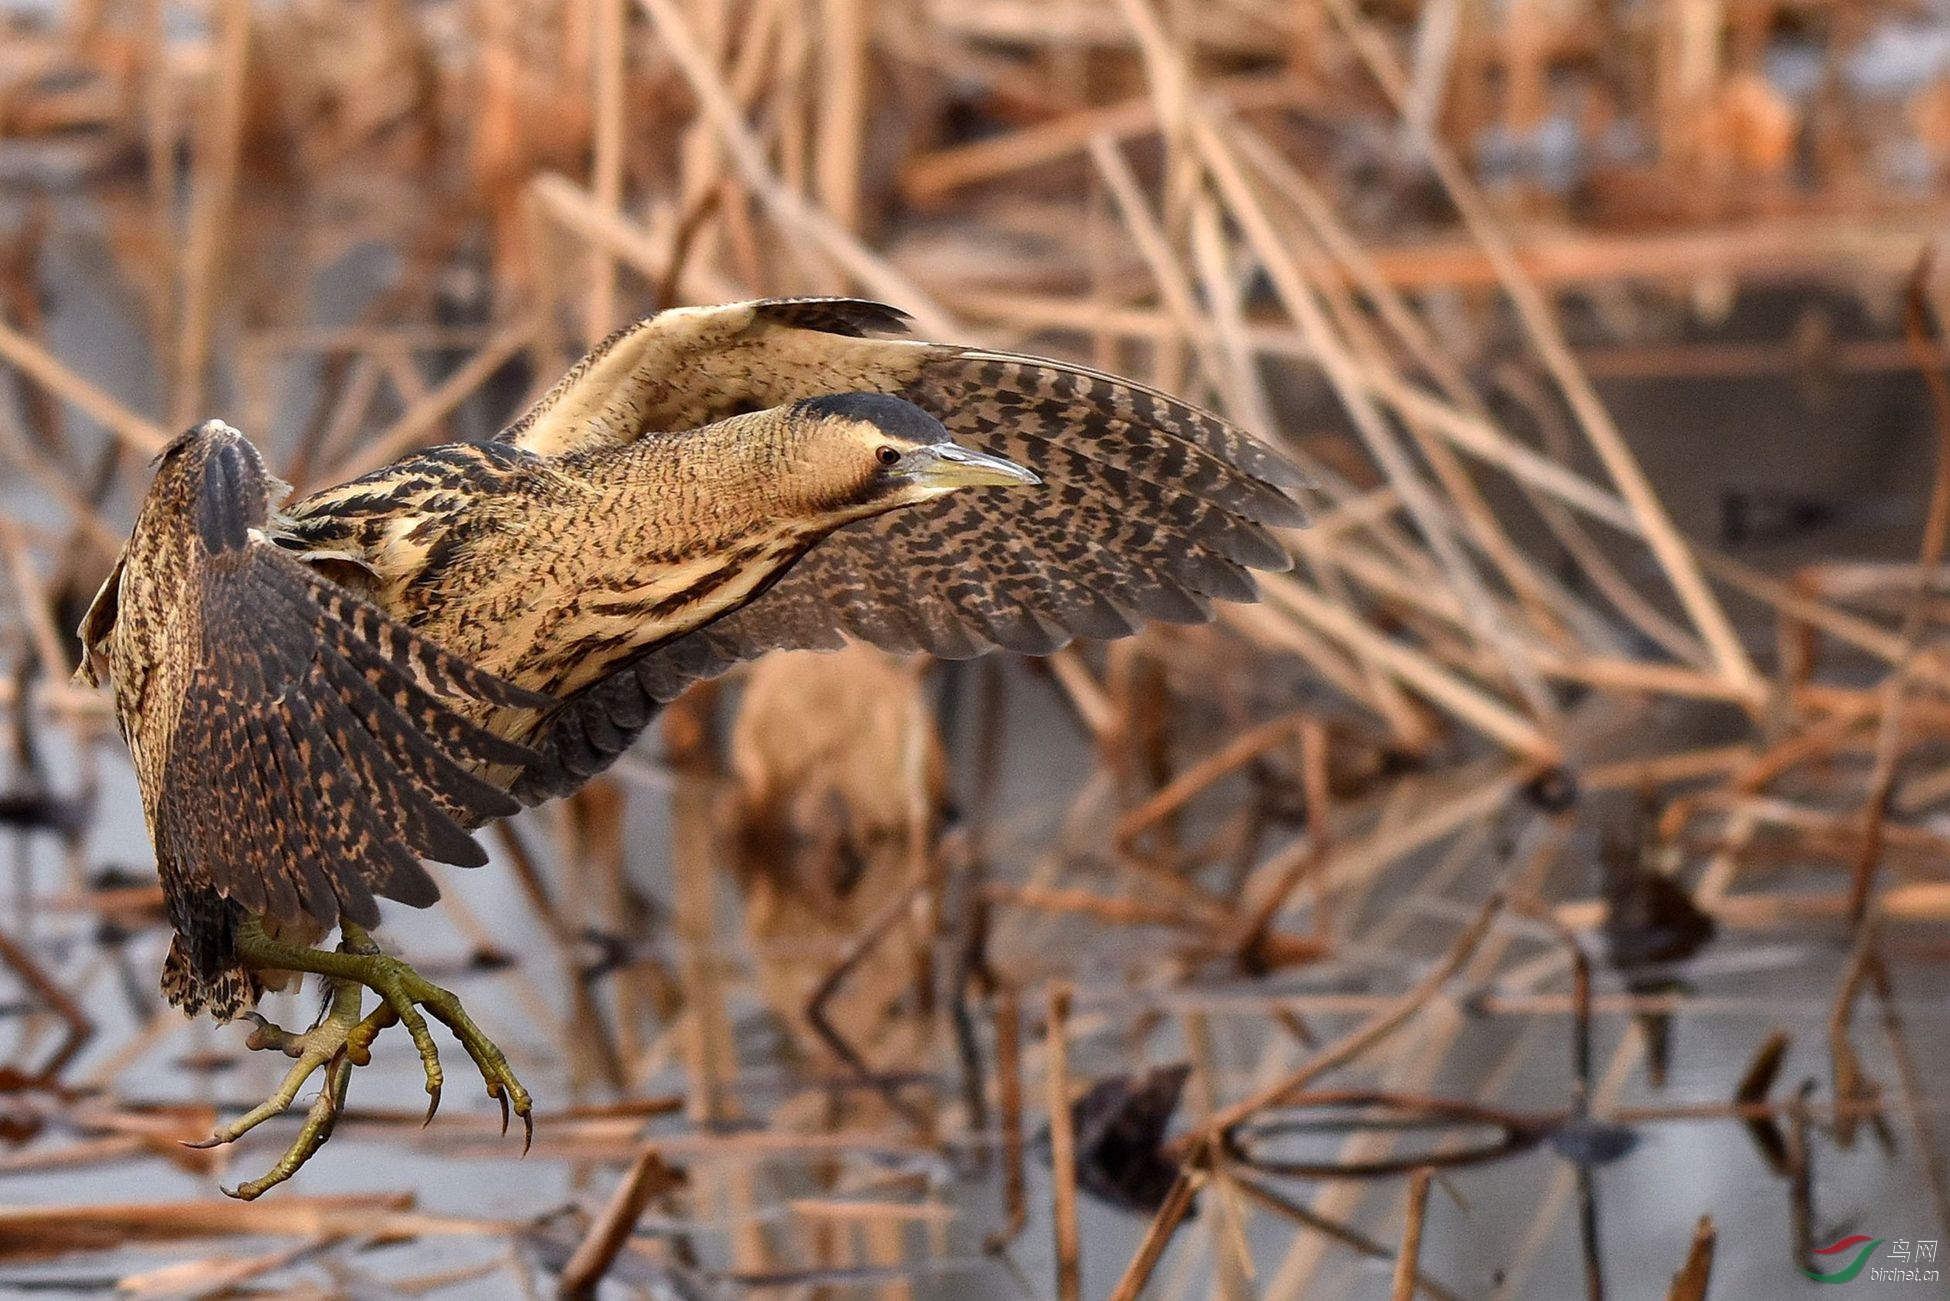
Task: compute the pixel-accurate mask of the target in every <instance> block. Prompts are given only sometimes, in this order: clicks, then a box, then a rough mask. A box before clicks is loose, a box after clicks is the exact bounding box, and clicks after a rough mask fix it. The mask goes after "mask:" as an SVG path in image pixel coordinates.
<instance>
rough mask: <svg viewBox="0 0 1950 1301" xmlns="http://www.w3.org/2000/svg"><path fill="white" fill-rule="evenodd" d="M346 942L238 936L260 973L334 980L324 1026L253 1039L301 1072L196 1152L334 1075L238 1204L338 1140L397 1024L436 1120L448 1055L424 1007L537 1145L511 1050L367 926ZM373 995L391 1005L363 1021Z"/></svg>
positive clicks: (230, 1138)
mask: <svg viewBox="0 0 1950 1301" xmlns="http://www.w3.org/2000/svg"><path fill="white" fill-rule="evenodd" d="M340 934H341V938H340V942H339V947H338V951H337V952H335V953H334V952H328V951H325V950H323V949H309V948H304V947H302V946H299V945H296V944H287V943H285V942H283V941H281V940H274V939H272V938H270V937H269V936H268V935H266V934H264V930H263V928H262V926H260V925H259V924H258V922H257V921H255V920H251V921H248V922H246V923H245V924H244V925H243V926H242V927H240V928H239V930H238V933H237V952H238V955H239V956H240V957H241V958H242V959H243V960H244V962H245V963H246V964H248V965H249V966H251V967H254V968H257V969H260V970H278V971H301V972H310V973H314V974H317V975H321V976H324V977H325V978H326V979H327V980H328V981H329V982H330V983H331V986H332V998H331V1003H330V1006H329V1008H328V1010H327V1012H326V1014H325V1016H324V1018H323V1019H321V1020H320V1022H319V1023H318V1024H317V1025H316V1026H313V1027H312V1028H311V1029H310V1030H307V1031H305V1032H304V1033H303V1034H292V1033H290V1032H289V1031H286V1030H281V1029H279V1028H278V1027H277V1026H274V1025H272V1024H271V1023H270V1022H268V1021H265V1020H264V1019H263V1018H261V1017H260V1018H258V1028H257V1029H256V1030H255V1031H253V1032H252V1034H251V1037H250V1047H252V1048H277V1049H280V1050H282V1051H283V1052H285V1053H286V1054H287V1055H289V1056H292V1057H296V1058H297V1059H298V1061H297V1064H296V1065H294V1066H293V1067H292V1068H291V1070H290V1072H289V1073H288V1074H287V1075H286V1076H285V1078H284V1081H283V1083H281V1084H280V1085H279V1086H278V1088H277V1090H276V1091H275V1092H274V1093H273V1094H272V1095H271V1096H270V1097H269V1098H267V1099H265V1101H264V1102H263V1103H262V1104H261V1105H259V1106H257V1107H255V1108H253V1109H252V1110H251V1111H250V1112H248V1113H246V1114H245V1115H243V1116H240V1117H239V1118H238V1119H237V1120H235V1121H233V1122H232V1123H230V1124H228V1125H225V1126H224V1127H222V1128H221V1129H219V1130H218V1131H217V1132H216V1133H215V1134H213V1135H211V1136H210V1138H208V1139H206V1140H204V1141H203V1142H201V1143H195V1144H192V1145H191V1146H194V1147H215V1146H217V1145H219V1144H223V1143H231V1142H235V1141H236V1140H237V1139H238V1138H240V1137H242V1136H243V1135H244V1134H246V1133H248V1132H250V1131H251V1130H252V1129H255V1128H256V1127H257V1126H259V1125H261V1124H263V1123H264V1122H265V1121H266V1120H269V1119H270V1118H271V1117H273V1116H276V1115H279V1114H281V1113H283V1112H284V1111H285V1110H287V1109H288V1108H289V1107H290V1106H291V1104H292V1102H293V1101H294V1100H295V1099H296V1098H297V1096H298V1090H299V1089H300V1088H302V1087H303V1085H304V1082H305V1081H306V1080H307V1079H309V1078H310V1077H311V1076H312V1075H313V1074H314V1073H316V1072H317V1071H318V1070H319V1069H321V1068H325V1069H326V1072H327V1074H326V1087H325V1090H324V1092H323V1093H321V1094H320V1096H319V1099H318V1102H317V1103H315V1104H314V1105H313V1107H312V1109H311V1114H310V1115H309V1116H308V1117H307V1118H306V1120H305V1124H304V1126H303V1127H302V1128H301V1129H300V1130H299V1132H298V1137H297V1139H296V1140H295V1141H294V1142H293V1143H292V1145H291V1147H290V1148H289V1149H288V1150H287V1151H286V1152H285V1154H284V1156H283V1157H282V1158H281V1159H280V1160H279V1161H278V1164H277V1165H276V1166H275V1167H273V1168H272V1170H271V1172H270V1173H269V1174H267V1175H266V1176H265V1177H264V1178H262V1179H257V1180H252V1181H251V1182H250V1183H247V1184H244V1185H242V1186H241V1187H239V1188H238V1189H237V1190H236V1191H235V1192H234V1193H233V1194H232V1196H235V1197H240V1198H243V1199H244V1200H246V1201H248V1200H249V1199H251V1198H253V1197H256V1196H258V1195H259V1194H261V1193H262V1192H264V1191H265V1190H266V1189H267V1188H271V1187H274V1186H276V1185H277V1184H280V1183H283V1182H284V1181H285V1180H286V1179H289V1178H290V1177H291V1176H292V1175H293V1174H294V1173H296V1172H297V1170H298V1168H299V1167H300V1166H302V1165H303V1164H304V1163H305V1162H306V1161H307V1160H309V1159H310V1158H311V1156H312V1154H313V1153H315V1152H316V1151H317V1150H318V1149H319V1148H320V1147H322V1146H323V1145H324V1143H325V1140H326V1139H327V1138H329V1137H330V1136H331V1131H332V1127H333V1125H334V1124H336V1123H337V1120H338V1113H339V1110H340V1109H341V1106H342V1104H343V1101H344V1097H345V1090H346V1087H347V1085H348V1084H349V1082H350V1079H351V1073H352V1068H353V1067H355V1066H364V1065H365V1064H366V1063H367V1062H369V1061H370V1060H371V1059H372V1051H371V1050H372V1041H373V1039H374V1038H376V1037H377V1036H378V1034H379V1032H380V1031H381V1030H384V1029H385V1028H386V1027H387V1026H390V1025H393V1024H395V1023H401V1024H404V1025H405V1026H406V1032H407V1034H409V1035H410V1036H412V1039H413V1043H414V1046H415V1047H416V1048H418V1049H419V1051H420V1060H421V1062H422V1064H423V1066H424V1068H425V1071H426V1081H427V1119H428V1120H429V1121H431V1120H432V1119H433V1114H434V1112H435V1110H436V1109H438V1107H439V1106H440V1088H441V1084H442V1080H443V1076H442V1073H441V1069H440V1054H439V1052H438V1050H437V1049H435V1047H434V1044H433V1036H432V1034H431V1033H429V1031H428V1029H427V1023H426V1018H424V1017H422V1016H421V1015H420V1012H419V1008H421V1007H424V1008H426V1009H427V1011H428V1012H430V1013H432V1015H433V1017H434V1019H435V1020H437V1021H440V1022H441V1023H442V1024H444V1025H446V1026H447V1027H448V1028H449V1029H451V1030H452V1031H453V1032H454V1036H455V1038H457V1039H459V1040H460V1042H461V1046H462V1047H463V1048H465V1049H466V1050H467V1055H468V1056H469V1057H471V1058H473V1059H474V1064H475V1065H476V1066H477V1067H479V1068H480V1072H481V1077H482V1079H483V1080H485V1081H486V1084H487V1092H488V1096H489V1097H491V1098H494V1099H495V1100H496V1101H498V1102H500V1104H501V1130H502V1132H503V1133H506V1132H507V1129H508V1118H509V1113H510V1111H511V1110H512V1111H513V1113H514V1114H515V1115H518V1116H520V1117H521V1119H522V1125H523V1127H524V1138H523V1142H522V1152H523V1153H524V1154H526V1153H527V1151H528V1144H529V1143H530V1142H532V1141H533V1139H534V1135H535V1122H534V1119H533V1116H532V1115H531V1107H532V1104H531V1102H530V1100H529V1097H528V1090H526V1089H524V1088H523V1087H522V1086H521V1081H520V1080H518V1079H516V1078H515V1073H514V1070H513V1069H512V1068H511V1067H510V1066H509V1065H508V1059H507V1058H506V1057H505V1056H503V1055H502V1052H501V1050H500V1049H499V1048H498V1047H496V1046H495V1044H494V1042H493V1041H492V1040H491V1039H489V1038H488V1037H487V1036H486V1035H485V1034H483V1033H481V1029H480V1027H479V1026H477V1025H475V1024H474V1021H473V1018H471V1017H469V1016H468V1015H467V1013H466V1011H465V1010H463V1009H462V1007H461V1005H460V1000H459V999H458V998H456V997H455V996H454V995H453V994H452V993H450V992H448V991H447V990H444V989H441V988H440V987H439V986H437V985H435V984H433V983H432V982H431V981H429V980H427V979H426V978H425V977H423V976H421V975H420V974H419V973H418V972H416V971H414V970H413V968H412V967H410V966H408V965H407V964H406V963H405V962H403V961H402V960H400V959H399V958H394V957H389V956H387V955H385V954H383V953H381V952H379V948H378V946H377V945H375V944H374V943H373V942H372V937H371V936H370V935H368V934H367V933H366V931H365V930H364V929H363V928H361V927H359V926H355V925H353V924H352V923H350V922H347V923H345V924H344V925H343V926H342V927H341V928H340ZM366 989H371V990H372V991H373V992H375V993H377V994H378V995H379V997H380V999H381V1002H380V1005H379V1006H378V1007H377V1008H375V1009H374V1010H373V1012H372V1013H371V1015H369V1016H366V1017H365V1018H364V1019H361V1018H360V1015H359V1013H360V1009H361V1005H362V1002H363V998H364V991H365V990H366Z"/></svg>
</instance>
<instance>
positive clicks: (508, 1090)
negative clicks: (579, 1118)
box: [341, 924, 535, 1156]
mask: <svg viewBox="0 0 1950 1301" xmlns="http://www.w3.org/2000/svg"><path fill="white" fill-rule="evenodd" d="M345 931H346V935H347V939H346V944H345V945H342V946H341V948H344V949H346V950H347V954H346V956H348V957H350V958H352V959H353V960H354V961H355V962H356V963H358V964H359V965H358V967H357V969H356V970H355V971H349V973H348V974H350V975H351V978H352V979H354V980H356V981H358V982H359V983H360V984H362V985H364V986H366V987H367V988H368V989H370V990H372V991H373V992H374V993H376V994H378V995H379V997H380V998H381V999H382V1000H383V1001H382V1002H381V1004H380V1006H379V1007H378V1008H377V1009H376V1010H375V1011H374V1012H373V1014H372V1015H371V1016H370V1017H368V1018H367V1020H369V1021H372V1022H375V1023H377V1027H378V1029H384V1028H385V1027H386V1026H389V1025H391V1024H393V1023H394V1022H395V1021H397V1022H399V1023H400V1024H402V1025H404V1026H405V1027H406V1033H407V1034H409V1035H411V1036H412V1038H413V1046H414V1047H415V1048H418V1049H419V1050H420V1061H421V1063H422V1064H423V1065H424V1067H425V1069H426V1077H427V1120H428V1121H431V1120H432V1119H433V1113H434V1112H435V1111H437V1110H439V1108H440V1086H441V1083H442V1081H443V1079H444V1077H443V1075H442V1073H441V1069H440V1054H439V1052H438V1051H437V1050H436V1049H435V1048H434V1046H433V1035H432V1034H430V1033H429V1032H428V1030H427V1022H426V1018H425V1017H423V1016H421V1015H420V1008H422V1007H424V1008H425V1009H426V1010H427V1012H428V1013H429V1014H430V1015H431V1016H432V1017H433V1019H434V1020H436V1021H438V1022H440V1023H441V1024H442V1025H444V1026H446V1027H447V1028H448V1029H449V1030H452V1031H453V1032H454V1038H456V1039H458V1040H460V1046H461V1047H462V1048H465V1049H466V1050H467V1055H468V1056H469V1057H471V1058H473V1059H474V1065H475V1066H476V1067H477V1068H478V1069H479V1070H480V1072H481V1079H482V1080H483V1081H484V1082H485V1083H486V1084H487V1094H488V1096H489V1097H490V1098H493V1099H494V1100H495V1101H496V1102H499V1103H500V1104H501V1132H502V1133H504V1134H505V1133H507V1132H508V1118H509V1114H510V1112H512V1113H513V1114H514V1115H517V1116H520V1117H521V1124H522V1143H521V1151H522V1155H524V1156H526V1155H527V1154H528V1147H529V1144H531V1143H533V1142H534V1141H535V1117H534V1115H533V1103H532V1102H531V1101H530V1099H529V1097H528V1090H527V1089H525V1088H523V1087H522V1086H521V1081H520V1080H518V1079H516V1078H515V1072H514V1068H513V1067H512V1066H510V1065H508V1059H507V1057H506V1056H505V1055H504V1054H503V1053H502V1051H501V1049H500V1048H498V1047H496V1046H495V1043H494V1041H493V1040H492V1039H490V1038H488V1037H487V1036H486V1035H485V1034H483V1033H481V1027H479V1026H477V1025H475V1024H474V1018H472V1017H470V1016H469V1015H467V1010H466V1009H465V1008H463V1007H462V1006H461V1005H460V999H458V998H457V997H455V996H454V994H453V993H452V992H451V991H449V990H445V989H442V988H441V987H440V986H438V985H436V984H434V983H433V982H432V981H430V980H428V979H427V978H426V977H425V976H422V975H421V974H420V973H419V972H417V971H415V970H413V968H412V967H411V966H409V965H408V964H407V963H406V962H405V961H403V960H402V959H399V958H395V957H391V956H389V955H387V954H384V953H381V952H379V949H378V946H376V945H374V944H373V943H372V940H371V938H370V937H369V936H367V935H366V933H365V932H364V931H362V930H360V929H359V928H358V927H356V926H352V925H349V924H348V925H347V926H346V927H345ZM375 1033H376V1031H375Z"/></svg>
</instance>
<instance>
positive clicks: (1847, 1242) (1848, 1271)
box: [1801, 1233, 1884, 1283]
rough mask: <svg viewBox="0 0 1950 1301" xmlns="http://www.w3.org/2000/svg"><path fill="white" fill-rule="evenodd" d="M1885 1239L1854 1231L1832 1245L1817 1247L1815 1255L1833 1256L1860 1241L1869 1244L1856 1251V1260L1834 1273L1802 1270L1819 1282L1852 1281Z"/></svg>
mask: <svg viewBox="0 0 1950 1301" xmlns="http://www.w3.org/2000/svg"><path fill="white" fill-rule="evenodd" d="M1883 1241H1884V1240H1883V1239H1881V1238H1871V1237H1870V1236H1869V1235H1868V1234H1866V1233H1852V1234H1850V1235H1849V1236H1848V1237H1846V1238H1843V1239H1842V1240H1841V1241H1840V1242H1838V1243H1836V1244H1835V1245H1834V1246H1832V1247H1817V1248H1816V1249H1815V1255H1817V1256H1832V1255H1834V1254H1836V1253H1837V1252H1841V1251H1847V1250H1848V1249H1849V1248H1850V1247H1853V1246H1855V1244H1857V1243H1858V1242H1859V1243H1865V1244H1867V1245H1866V1246H1863V1247H1862V1248H1860V1249H1859V1250H1858V1251H1857V1252H1856V1253H1855V1259H1854V1260H1851V1261H1850V1262H1849V1263H1848V1264H1846V1265H1844V1266H1842V1268H1840V1269H1838V1270H1836V1271H1835V1272H1834V1273H1832V1274H1817V1273H1815V1272H1814V1271H1813V1270H1812V1269H1803V1270H1802V1271H1801V1272H1802V1273H1803V1274H1806V1275H1807V1276H1808V1277H1809V1278H1811V1279H1813V1280H1814V1281H1815V1282H1817V1283H1847V1282H1850V1281H1852V1280H1853V1279H1854V1278H1855V1276H1856V1275H1857V1274H1860V1273H1861V1272H1862V1267H1863V1266H1864V1265H1866V1264H1868V1263H1869V1257H1870V1256H1871V1255H1873V1254H1874V1253H1875V1249H1876V1248H1877V1247H1880V1246H1881V1245H1882V1244H1883Z"/></svg>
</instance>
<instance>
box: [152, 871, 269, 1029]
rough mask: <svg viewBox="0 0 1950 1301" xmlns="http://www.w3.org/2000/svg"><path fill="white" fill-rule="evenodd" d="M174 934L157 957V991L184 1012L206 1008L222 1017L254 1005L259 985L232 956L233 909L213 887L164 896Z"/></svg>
mask: <svg viewBox="0 0 1950 1301" xmlns="http://www.w3.org/2000/svg"><path fill="white" fill-rule="evenodd" d="M168 903H169V912H170V921H171V922H172V923H173V924H174V925H175V927H176V934H175V935H174V936H173V937H171V939H170V942H169V956H167V957H165V958H164V959H163V969H162V992H163V997H164V998H166V999H168V1000H169V1002H170V1004H171V1005H172V1006H174V1007H180V1008H182V1009H183V1015H184V1016H195V1015H196V1014H197V1013H198V1012H203V1011H207V1012H209V1013H210V1015H211V1016H212V1017H214V1018H216V1019H217V1020H218V1021H228V1020H230V1019H231V1018H233V1017H235V1016H236V1015H237V1014H238V1013H239V1012H242V1011H244V1010H246V1009H247V1008H250V1007H254V1006H256V1004H257V1000H258V998H259V996H260V995H262V994H263V992H264V983H263V982H262V981H261V980H259V979H258V977H257V974H256V973H255V972H253V971H252V970H251V969H250V968H249V967H247V966H245V965H244V963H243V961H242V960H241V959H240V958H239V957H238V956H237V921H238V910H237V907H236V905H235V904H232V903H231V902H230V901H229V900H227V899H225V898H223V897H222V896H221V895H219V894H217V893H216V891H214V890H189V891H184V892H182V893H181V894H174V895H171V896H169V897H168Z"/></svg>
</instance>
